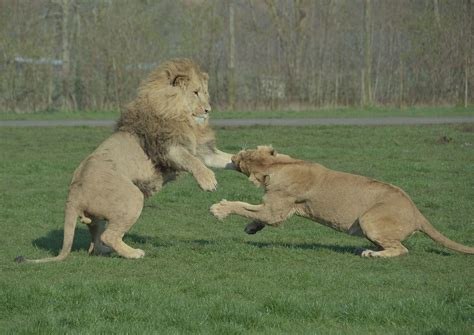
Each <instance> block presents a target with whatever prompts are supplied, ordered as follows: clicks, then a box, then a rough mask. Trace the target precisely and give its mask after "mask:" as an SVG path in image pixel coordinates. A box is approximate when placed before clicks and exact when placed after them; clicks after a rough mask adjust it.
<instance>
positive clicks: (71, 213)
mask: <svg viewBox="0 0 474 335" xmlns="http://www.w3.org/2000/svg"><path fill="white" fill-rule="evenodd" d="M78 216H79V215H78V212H77V210H76V208H74V207H73V206H72V205H71V204H69V203H68V204H67V205H66V210H65V213H64V241H63V248H62V249H61V252H60V253H59V255H57V256H56V257H47V258H41V259H26V258H24V257H23V256H18V257H17V258H15V262H17V263H47V262H58V261H62V260H64V259H65V258H66V257H67V256H68V255H69V254H70V253H71V249H72V242H73V240H74V232H75V229H76V224H77V218H78Z"/></svg>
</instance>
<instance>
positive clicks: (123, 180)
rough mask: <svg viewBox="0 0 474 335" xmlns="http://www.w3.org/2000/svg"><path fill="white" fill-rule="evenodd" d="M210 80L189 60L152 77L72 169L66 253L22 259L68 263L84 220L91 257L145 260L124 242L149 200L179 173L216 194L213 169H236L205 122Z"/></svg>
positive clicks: (166, 66)
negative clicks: (113, 126) (104, 136)
mask: <svg viewBox="0 0 474 335" xmlns="http://www.w3.org/2000/svg"><path fill="white" fill-rule="evenodd" d="M207 80H208V77H207V74H205V73H203V72H202V71H201V70H200V69H199V67H198V66H197V65H196V64H195V63H193V62H192V61H190V60H187V59H177V60H172V61H169V62H167V63H164V64H163V65H161V66H160V67H158V68H157V69H156V70H155V71H154V72H152V73H151V74H150V75H149V77H148V78H147V79H146V80H145V81H144V82H143V83H142V84H141V86H140V88H139V89H138V95H137V98H136V99H135V100H134V101H132V102H131V103H130V104H129V105H128V106H127V109H126V110H125V111H124V112H123V113H122V116H121V118H120V120H119V121H118V123H117V128H116V131H115V133H114V134H113V135H112V136H110V137H109V138H108V139H106V140H105V141H104V142H103V143H102V144H101V145H100V146H99V147H98V148H97V149H96V150H95V151H94V152H93V153H92V154H91V155H90V156H88V157H87V158H86V159H85V160H84V161H82V162H81V164H80V165H79V167H78V168H77V169H76V171H75V172H74V176H73V178H72V182H71V186H70V190H69V195H68V200H67V203H66V210H65V224H64V243H63V248H62V250H61V252H60V254H59V255H58V256H56V257H52V258H44V259H39V260H26V259H24V258H23V257H19V258H17V261H19V262H22V261H27V262H35V263H42V262H49V261H60V260H63V259H64V258H65V257H66V256H67V255H68V254H69V253H70V251H71V247H72V241H73V237H74V230H75V227H76V221H77V218H78V217H79V218H80V220H81V222H82V223H85V224H87V225H88V227H89V230H90V233H91V236H92V243H91V247H90V248H89V252H90V253H95V254H106V253H109V252H111V251H112V250H113V251H116V252H117V253H118V254H119V255H121V256H123V257H126V258H140V257H143V256H144V254H145V253H144V252H143V250H140V249H133V248H131V247H130V246H128V245H127V244H125V243H124V242H123V241H122V237H123V235H124V234H125V233H126V232H127V231H128V230H129V229H130V228H131V227H132V225H133V224H134V223H135V222H136V221H137V219H138V217H139V216H140V213H141V211H142V209H143V200H144V198H145V197H147V196H151V195H152V194H154V193H156V192H158V191H159V190H160V188H161V187H162V186H163V185H164V184H165V183H166V182H167V181H169V180H172V179H174V177H175V173H176V172H178V171H188V172H191V173H192V174H193V176H194V177H195V179H196V180H197V182H198V184H199V186H200V187H201V188H202V189H203V190H205V191H214V190H215V188H216V184H217V182H216V179H215V176H214V173H213V172H212V170H210V169H209V168H208V167H207V166H210V167H217V168H224V167H227V168H232V167H233V165H232V162H231V160H230V158H231V155H230V154H226V153H223V152H221V151H219V150H217V149H216V147H215V145H214V143H215V140H214V134H213V132H212V130H211V129H210V127H209V125H208V119H207V115H208V112H209V111H210V109H211V108H210V105H209V94H208V90H207ZM206 165H207V166H206ZM106 222H107V224H106Z"/></svg>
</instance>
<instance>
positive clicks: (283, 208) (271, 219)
mask: <svg viewBox="0 0 474 335" xmlns="http://www.w3.org/2000/svg"><path fill="white" fill-rule="evenodd" d="M211 213H212V214H213V215H214V216H215V217H216V218H218V219H219V220H223V219H225V218H226V217H227V216H229V215H230V214H237V215H240V216H243V217H246V218H249V219H253V220H257V221H260V222H262V223H265V224H267V225H271V226H278V225H280V224H281V223H282V222H283V221H284V220H286V219H287V218H288V217H290V216H291V215H292V214H293V213H294V209H293V208H292V206H288V203H286V204H284V203H281V202H279V203H278V204H273V203H271V202H267V201H266V202H264V203H263V204H261V205H251V204H248V203H246V202H241V201H227V200H222V201H221V202H219V203H217V204H214V205H212V206H211Z"/></svg>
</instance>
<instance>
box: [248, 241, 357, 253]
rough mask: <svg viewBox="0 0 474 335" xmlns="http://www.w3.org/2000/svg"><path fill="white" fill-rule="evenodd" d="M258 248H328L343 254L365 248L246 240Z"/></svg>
mask: <svg viewBox="0 0 474 335" xmlns="http://www.w3.org/2000/svg"><path fill="white" fill-rule="evenodd" d="M245 243H247V244H249V245H251V246H254V247H257V248H274V247H277V248H288V249H303V250H317V249H327V250H331V251H335V252H339V253H341V254H347V253H349V254H360V252H361V250H362V249H363V248H361V247H359V246H357V247H354V246H347V247H342V246H338V245H330V244H321V243H274V242H273V243H269V242H245Z"/></svg>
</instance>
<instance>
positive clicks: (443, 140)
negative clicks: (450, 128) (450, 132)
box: [436, 135, 453, 144]
mask: <svg viewBox="0 0 474 335" xmlns="http://www.w3.org/2000/svg"><path fill="white" fill-rule="evenodd" d="M452 141H453V139H452V138H451V137H449V136H446V135H443V136H441V137H440V138H438V140H437V141H436V143H438V144H448V143H451V142H452Z"/></svg>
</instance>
